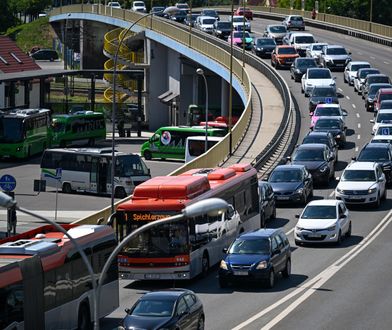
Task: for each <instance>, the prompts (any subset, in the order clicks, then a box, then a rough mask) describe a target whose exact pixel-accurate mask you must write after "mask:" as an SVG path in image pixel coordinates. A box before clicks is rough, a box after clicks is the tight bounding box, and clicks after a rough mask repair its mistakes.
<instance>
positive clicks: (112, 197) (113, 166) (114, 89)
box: [110, 12, 159, 213]
mask: <svg viewBox="0 0 392 330" xmlns="http://www.w3.org/2000/svg"><path fill="white" fill-rule="evenodd" d="M158 13H159V12H158ZM155 14H156V13H155ZM152 15H154V13H152V12H151V13H148V14H145V15H143V16H141V17H139V18H138V19H137V20H136V21H135V22H133V23H132V24H131V25H130V26H129V27H128V28H127V30H126V31H125V33H124V34H122V36H121V38H120V41H119V43H118V45H117V49H116V53H115V55H114V59H113V83H112V84H113V88H112V89H113V98H112V167H111V174H110V179H111V180H110V184H111V186H112V193H111V212H112V213H114V172H115V165H116V162H115V160H114V152H115V136H114V132H115V130H116V124H115V121H116V106H117V104H116V78H117V62H118V54H119V52H120V48H121V46H122V44H123V42H124V39H125V36H126V35H127V34H128V32H129V31H130V30H131V29H132V28H133V27H134V26H135V25H136V24H137V23H139V22H140V21H141V20H142V19H144V18H146V17H148V16H152Z"/></svg>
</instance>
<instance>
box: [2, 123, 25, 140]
mask: <svg viewBox="0 0 392 330" xmlns="http://www.w3.org/2000/svg"><path fill="white" fill-rule="evenodd" d="M23 139H24V136H23V125H22V119H19V118H0V142H1V143H5V142H6V143H15V142H21V141H23Z"/></svg>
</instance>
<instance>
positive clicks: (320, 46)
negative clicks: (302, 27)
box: [312, 44, 325, 51]
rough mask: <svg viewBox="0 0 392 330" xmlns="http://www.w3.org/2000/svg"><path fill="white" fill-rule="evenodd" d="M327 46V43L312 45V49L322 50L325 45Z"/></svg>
mask: <svg viewBox="0 0 392 330" xmlns="http://www.w3.org/2000/svg"><path fill="white" fill-rule="evenodd" d="M324 46H325V44H321V45H312V50H313V51H319V50H320V51H321V50H322V49H323V47H324Z"/></svg>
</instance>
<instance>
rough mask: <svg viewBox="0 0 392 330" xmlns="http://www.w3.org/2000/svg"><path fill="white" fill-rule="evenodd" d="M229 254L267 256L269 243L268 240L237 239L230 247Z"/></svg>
mask: <svg viewBox="0 0 392 330" xmlns="http://www.w3.org/2000/svg"><path fill="white" fill-rule="evenodd" d="M229 253H230V254H269V253H270V241H269V239H268V238H252V239H245V238H241V237H240V238H237V239H236V240H235V241H234V243H233V244H232V245H231V246H230V249H229Z"/></svg>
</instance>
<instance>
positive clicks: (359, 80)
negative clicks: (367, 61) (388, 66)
mask: <svg viewBox="0 0 392 330" xmlns="http://www.w3.org/2000/svg"><path fill="white" fill-rule="evenodd" d="M374 73H380V70H378V69H375V68H362V69H359V70H358V71H357V74H356V76H355V78H354V90H355V91H356V92H357V93H358V94H362V86H363V83H364V82H365V79H366V77H367V75H368V74H374Z"/></svg>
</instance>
